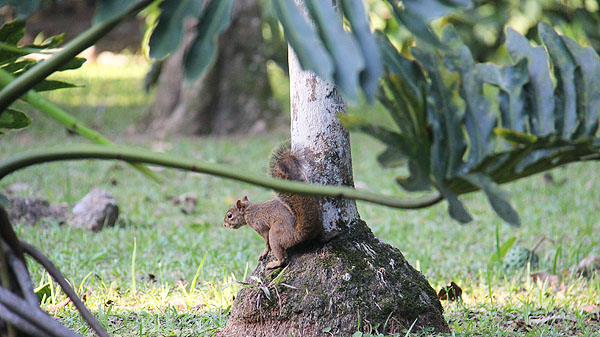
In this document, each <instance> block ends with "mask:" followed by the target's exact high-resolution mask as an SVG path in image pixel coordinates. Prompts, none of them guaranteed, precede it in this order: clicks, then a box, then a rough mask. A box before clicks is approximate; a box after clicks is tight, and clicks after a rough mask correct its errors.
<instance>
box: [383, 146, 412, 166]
mask: <svg viewBox="0 0 600 337" xmlns="http://www.w3.org/2000/svg"><path fill="white" fill-rule="evenodd" d="M377 162H379V165H381V166H382V167H385V168H396V167H400V166H402V165H404V164H406V155H405V154H404V153H402V151H400V150H398V149H397V148H396V147H394V146H388V147H387V148H386V149H385V151H383V152H382V153H380V154H379V155H378V156H377Z"/></svg>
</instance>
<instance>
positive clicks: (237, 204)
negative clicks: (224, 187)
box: [235, 199, 242, 208]
mask: <svg viewBox="0 0 600 337" xmlns="http://www.w3.org/2000/svg"><path fill="white" fill-rule="evenodd" d="M235 206H236V207H237V208H242V201H241V200H239V199H238V201H237V202H236V203H235Z"/></svg>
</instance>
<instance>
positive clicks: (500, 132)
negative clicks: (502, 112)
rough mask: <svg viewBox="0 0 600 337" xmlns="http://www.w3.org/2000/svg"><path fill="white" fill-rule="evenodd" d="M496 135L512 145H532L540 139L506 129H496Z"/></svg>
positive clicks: (529, 134) (532, 135)
mask: <svg viewBox="0 0 600 337" xmlns="http://www.w3.org/2000/svg"><path fill="white" fill-rule="evenodd" d="M494 133H495V134H496V135H497V136H500V137H502V138H504V139H506V140H508V141H509V142H511V143H514V144H525V145H532V144H535V142H536V141H537V140H538V137H537V136H536V135H534V134H531V133H524V132H519V131H515V130H511V129H505V128H495V129H494Z"/></svg>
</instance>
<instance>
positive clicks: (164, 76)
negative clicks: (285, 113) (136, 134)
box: [146, 0, 279, 137]
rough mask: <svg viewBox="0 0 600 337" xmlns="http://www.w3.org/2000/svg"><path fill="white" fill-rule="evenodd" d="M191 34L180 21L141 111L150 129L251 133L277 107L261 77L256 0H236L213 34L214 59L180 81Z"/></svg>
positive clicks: (266, 123)
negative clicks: (179, 37) (227, 21)
mask: <svg viewBox="0 0 600 337" xmlns="http://www.w3.org/2000/svg"><path fill="white" fill-rule="evenodd" d="M194 36H195V22H188V23H186V33H185V41H184V46H183V47H182V48H180V49H179V50H178V51H177V52H176V53H174V54H173V55H172V56H171V57H169V58H168V59H167V60H166V61H165V63H164V64H163V68H162V71H161V75H160V77H159V81H158V87H157V90H156V98H155V102H154V104H153V105H152V107H151V108H150V110H149V113H148V114H147V121H146V123H147V125H148V131H149V132H150V133H155V134H157V135H158V136H161V137H164V136H166V135H168V134H175V133H176V134H180V135H182V134H186V135H194V134H207V133H211V134H216V135H227V134H231V133H255V132H261V131H264V130H266V129H267V128H268V127H270V126H271V125H272V124H274V122H275V121H276V120H277V119H276V115H277V114H278V113H279V108H278V105H277V103H276V102H275V100H274V99H273V98H272V93H271V87H270V83H269V80H268V77H267V69H266V61H267V56H266V53H265V50H264V43H263V39H262V31H261V21H260V1H258V0H238V1H236V3H235V5H234V9H233V18H232V22H231V26H230V27H229V28H228V29H227V30H226V31H225V32H224V33H223V34H222V35H221V36H220V38H219V43H218V46H219V52H218V53H219V54H218V57H217V60H216V62H215V63H214V64H213V65H212V66H211V68H210V69H208V70H207V71H206V72H205V74H204V75H203V76H202V77H201V78H200V79H198V80H196V81H194V82H192V83H190V84H189V85H186V84H184V83H183V59H184V55H185V54H186V52H187V49H188V48H189V46H190V44H191V41H192V40H193V38H194Z"/></svg>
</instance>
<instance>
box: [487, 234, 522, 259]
mask: <svg viewBox="0 0 600 337" xmlns="http://www.w3.org/2000/svg"><path fill="white" fill-rule="evenodd" d="M515 241H517V238H516V237H514V236H513V237H510V238H509V239H508V240H506V241H505V242H504V243H503V244H502V245H501V246H500V248H499V249H498V251H497V252H494V254H492V262H500V261H502V259H504V257H505V256H506V253H508V251H509V250H510V249H511V248H512V246H513V245H514V244H515ZM498 255H500V256H498Z"/></svg>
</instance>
